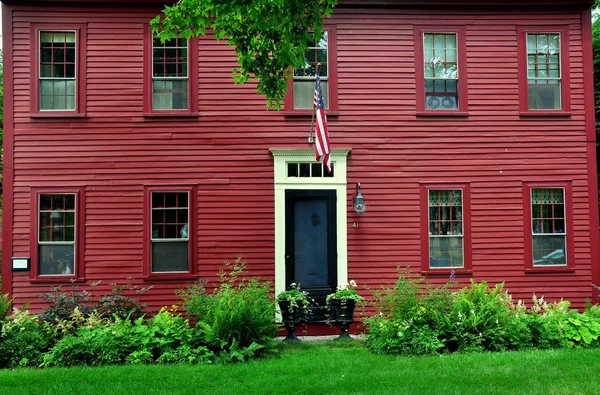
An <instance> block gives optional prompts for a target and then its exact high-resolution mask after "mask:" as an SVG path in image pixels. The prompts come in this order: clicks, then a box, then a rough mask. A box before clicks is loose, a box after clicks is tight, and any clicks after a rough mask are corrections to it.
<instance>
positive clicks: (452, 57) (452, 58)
mask: <svg viewBox="0 0 600 395" xmlns="http://www.w3.org/2000/svg"><path fill="white" fill-rule="evenodd" d="M446 59H447V60H448V62H457V61H458V59H457V57H456V49H448V50H447V51H446Z"/></svg>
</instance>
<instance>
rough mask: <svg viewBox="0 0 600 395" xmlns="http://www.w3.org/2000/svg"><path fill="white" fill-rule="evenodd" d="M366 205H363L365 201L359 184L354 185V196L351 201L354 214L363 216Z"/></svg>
mask: <svg viewBox="0 0 600 395" xmlns="http://www.w3.org/2000/svg"><path fill="white" fill-rule="evenodd" d="M367 207H368V206H367V205H366V204H365V199H364V198H363V195H362V193H361V189H360V182H357V183H356V196H354V199H352V208H353V209H354V211H355V212H356V214H364V212H365V211H367Z"/></svg>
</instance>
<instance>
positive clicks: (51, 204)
mask: <svg viewBox="0 0 600 395" xmlns="http://www.w3.org/2000/svg"><path fill="white" fill-rule="evenodd" d="M75 217H76V212H75V194H71V193H68V194H56V195H54V194H53V195H50V194H41V195H39V221H38V226H39V232H38V245H39V255H38V256H39V274H40V275H56V274H62V275H73V274H74V273H75V239H76V236H75V234H76V232H75V219H76V218H75Z"/></svg>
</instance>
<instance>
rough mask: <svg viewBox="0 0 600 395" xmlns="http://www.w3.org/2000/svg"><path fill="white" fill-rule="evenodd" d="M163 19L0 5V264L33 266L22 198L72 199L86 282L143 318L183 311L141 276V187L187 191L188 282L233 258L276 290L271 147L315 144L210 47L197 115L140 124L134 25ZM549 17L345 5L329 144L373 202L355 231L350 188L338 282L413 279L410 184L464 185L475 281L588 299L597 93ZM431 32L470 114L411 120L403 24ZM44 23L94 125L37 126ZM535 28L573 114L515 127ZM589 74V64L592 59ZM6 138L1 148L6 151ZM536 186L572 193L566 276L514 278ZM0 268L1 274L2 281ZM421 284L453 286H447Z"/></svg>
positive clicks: (411, 81)
mask: <svg viewBox="0 0 600 395" xmlns="http://www.w3.org/2000/svg"><path fill="white" fill-rule="evenodd" d="M471 8H472V7H471ZM554 9H556V8H554ZM159 10H160V8H159V7H157V8H153V9H149V8H146V9H137V10H136V9H134V8H114V6H111V8H110V9H108V8H96V7H95V6H94V8H91V7H87V8H85V7H84V8H80V9H78V8H73V7H71V8H67V9H60V8H58V7H56V8H55V7H51V6H46V7H44V8H43V12H40V7H25V6H14V7H13V8H12V13H11V9H10V8H7V7H5V8H4V11H5V22H6V23H10V22H12V29H9V28H7V27H6V25H5V27H4V29H5V30H4V31H5V37H6V39H7V40H10V35H8V36H7V35H6V32H7V30H8V33H11V34H12V38H13V43H12V44H11V43H10V42H6V41H5V44H4V47H5V51H6V52H5V54H10V51H12V54H13V57H12V62H13V64H14V71H13V72H12V75H11V73H10V72H8V73H7V77H9V78H12V79H11V80H10V81H8V82H7V89H10V88H8V87H10V84H11V83H13V86H14V112H13V113H10V114H6V115H5V116H6V121H7V122H10V121H11V117H13V116H14V160H13V159H12V158H10V155H6V154H5V155H6V156H5V158H6V159H7V161H9V162H8V165H10V161H11V160H13V162H14V163H13V164H14V184H13V188H12V197H13V206H12V219H13V225H12V229H11V228H10V225H8V227H5V228H4V230H5V237H10V234H11V231H12V246H11V245H10V244H9V243H5V244H4V247H5V248H4V249H5V254H4V261H5V262H7V261H9V260H10V257H11V256H30V255H31V254H32V252H31V251H30V237H31V235H32V232H31V229H30V228H31V226H35V225H34V224H31V223H30V210H31V208H32V205H31V203H30V196H31V188H32V187H37V188H44V190H49V189H51V188H52V187H57V188H64V187H73V188H78V187H83V188H84V191H85V219H84V221H85V222H84V223H83V224H81V225H84V226H85V247H86V248H85V283H84V284H85V286H87V285H89V284H90V283H92V282H95V281H98V280H102V283H101V284H100V285H99V286H98V287H97V288H96V289H95V290H94V291H93V292H94V295H96V296H99V295H101V293H102V292H103V291H106V290H108V289H109V288H110V287H109V283H112V282H118V283H120V284H122V283H126V282H127V281H129V280H126V279H127V278H129V277H133V278H134V279H135V280H133V281H134V282H135V283H136V284H138V285H139V286H149V285H153V289H152V290H151V291H149V292H147V293H146V294H144V296H143V298H144V301H145V302H147V303H149V304H150V306H151V307H152V308H157V307H160V306H162V305H170V304H173V303H176V297H175V296H174V291H175V290H176V289H177V288H178V287H181V286H182V285H183V282H181V281H175V280H149V281H143V280H142V274H143V273H142V267H143V266H142V261H143V256H142V254H143V248H142V247H143V231H142V229H143V215H144V199H143V194H144V186H160V185H166V184H170V183H172V184H176V185H196V184H197V185H198V208H197V213H198V214H197V215H198V219H197V222H198V245H197V254H198V276H199V277H201V278H203V279H208V280H211V281H212V280H215V279H216V273H217V271H218V269H219V268H220V267H221V264H222V262H223V261H224V260H225V259H229V260H233V259H234V258H235V257H236V255H238V254H239V255H242V256H243V257H245V258H246V260H247V262H248V266H249V269H250V270H251V272H252V273H253V274H256V275H260V276H262V277H264V278H268V279H272V278H273V277H274V239H275V234H274V192H273V158H272V156H271V154H270V152H269V150H268V149H269V148H273V147H286V148H308V145H307V143H306V138H307V135H308V131H309V128H310V116H308V117H289V116H285V115H284V114H283V113H282V112H274V111H269V112H268V111H266V109H265V108H266V106H265V100H264V97H262V96H260V95H257V94H256V89H255V85H254V84H251V83H250V84H246V85H243V86H240V85H234V84H233V81H232V79H231V70H232V68H233V67H235V66H236V64H237V62H236V57H235V55H234V52H233V49H232V48H229V47H228V46H227V45H226V43H225V42H217V41H215V40H214V39H213V37H211V36H210V35H208V36H207V37H200V38H199V40H198V45H199V48H198V73H199V75H198V81H199V89H198V95H199V96H198V108H199V114H200V115H199V117H181V118H168V119H161V118H148V117H144V116H143V90H144V89H143V68H144V64H143V62H144V23H145V22H147V21H148V20H149V19H150V18H152V17H153V16H154V15H156V14H157V13H158V11H159ZM545 10H547V8H540V9H535V10H530V11H519V10H518V8H517V7H513V10H510V11H508V10H493V11H491V12H489V11H485V10H481V11H477V10H476V11H456V10H452V11H450V9H446V10H445V9H443V8H436V9H427V10H426V11H423V10H418V9H410V10H403V9H401V8H394V9H367V8H364V9H352V8H340V9H339V10H337V12H336V13H335V14H334V16H333V17H332V18H331V20H329V21H327V23H328V24H333V25H335V26H336V27H337V65H338V70H337V77H338V105H339V115H338V116H336V117H333V116H332V117H330V118H329V130H330V137H331V143H332V145H333V147H334V148H351V149H352V152H351V154H350V157H349V160H348V185H355V183H356V182H361V184H362V186H363V195H364V197H365V200H366V202H367V204H369V211H368V212H367V213H366V214H365V215H363V216H361V217H360V218H359V217H358V216H357V215H356V214H355V213H354V212H353V211H352V210H351V200H352V195H353V193H354V190H353V188H349V189H348V190H349V193H348V196H347V197H346V200H347V202H348V205H347V207H348V209H349V211H348V213H349V214H348V265H349V266H348V267H349V269H348V278H349V279H354V280H356V281H357V283H358V284H359V285H361V286H362V285H367V286H370V287H377V286H379V285H380V284H381V283H382V282H384V283H385V282H393V281H394V280H395V279H396V278H397V270H396V268H397V267H398V266H410V267H412V268H413V270H415V271H420V267H421V245H420V211H419V207H420V198H419V189H420V185H421V184H427V185H434V184H436V183H439V182H454V183H459V184H466V183H468V184H469V185H470V197H471V205H470V209H471V213H470V214H471V238H472V269H473V274H472V276H473V277H474V278H475V279H477V280H483V279H486V280H488V281H490V282H491V283H497V282H500V281H505V282H506V288H508V290H509V291H510V292H511V293H513V295H514V297H515V298H517V299H524V300H530V298H531V294H532V292H535V293H536V294H537V295H538V296H539V295H545V296H546V299H550V300H556V299H559V298H561V297H562V298H565V299H569V300H571V301H572V302H573V304H574V305H575V306H577V307H581V306H583V305H584V302H585V299H586V297H590V296H591V295H592V291H591V287H590V284H591V282H592V278H591V273H592V257H593V256H596V257H597V256H598V255H597V251H596V250H597V249H598V248H599V246H598V244H593V243H592V241H593V240H594V241H597V236H594V237H593V239H592V238H591V236H590V232H591V231H594V232H595V231H596V229H597V218H591V217H590V210H591V208H590V198H589V196H590V195H592V196H594V195H595V192H594V191H593V189H592V190H590V186H591V185H589V184H588V183H589V175H588V161H591V160H592V159H593V158H592V157H591V156H589V155H590V154H588V151H586V147H587V145H586V143H587V140H586V127H588V128H589V118H587V119H586V116H585V114H584V107H585V105H584V104H586V101H588V102H589V100H590V98H589V97H590V96H589V95H591V88H588V89H587V90H586V88H585V84H584V63H583V61H584V54H583V45H584V44H583V37H582V32H583V31H584V26H582V20H584V18H589V14H588V13H587V12H582V11H581V10H580V9H576V8H564V9H561V10H557V11H549V12H546V11H545ZM7 12H8V13H9V15H6V13H7ZM436 20H443V21H444V23H445V24H451V25H463V26H464V27H465V33H466V34H465V39H466V50H467V53H466V59H467V67H466V71H467V74H466V75H461V76H460V78H466V81H467V84H468V117H440V116H436V117H427V116H417V115H416V114H415V111H416V105H415V92H416V91H415V83H421V81H416V82H415V57H414V31H415V28H414V27H415V25H418V24H422V25H431V24H432V22H434V21H436ZM48 21H64V22H65V23H73V24H81V23H87V89H86V95H87V108H86V113H87V118H77V119H75V118H64V119H58V118H53V119H44V118H32V117H30V91H29V86H30V81H31V78H35V76H33V77H32V75H31V66H30V50H31V48H30V43H31V42H32V41H31V37H30V31H31V29H30V23H38V22H39V23H42V22H48ZM586 23H588V22H587V20H586ZM536 24H543V25H544V26H547V25H552V24H560V25H568V27H569V37H570V43H569V47H568V49H567V48H565V47H563V48H562V50H563V51H567V50H568V51H569V55H570V84H571V112H572V115H571V116H570V117H555V118H549V117H527V118H523V117H521V116H520V115H519V81H518V64H517V63H518V62H517V26H518V25H527V26H531V25H536ZM586 29H587V30H586V31H587V33H586V34H588V35H589V28H586ZM586 40H589V37H586ZM7 47H10V48H7ZM332 56H336V55H335V54H332ZM586 62H587V63H586V64H585V67H586V68H587V69H590V68H591V62H590V61H589V57H588V58H587V61H586ZM585 72H588V71H585ZM5 78H6V77H5ZM588 82H589V81H588ZM590 86H591V85H590ZM584 94H585V95H588V96H585V95H584ZM7 97H9V96H8V95H7ZM190 99H192V98H190ZM7 100H8V99H7ZM586 122H588V124H586ZM9 127H10V126H9ZM592 127H593V126H592ZM10 142H11V139H10V136H9V137H8V138H7V149H8V146H9V145H10ZM540 180H548V181H556V182H562V181H568V182H571V183H572V193H573V207H572V208H568V211H569V212H571V213H572V214H573V223H574V231H575V234H574V257H575V270H574V272H572V273H538V272H536V273H525V271H524V262H523V259H524V241H523V204H524V202H523V189H522V183H523V182H534V181H540ZM5 181H6V182H10V177H7V178H5ZM594 187H595V184H594ZM6 190H7V196H5V199H9V200H10V197H11V196H10V190H9V189H8V188H6ZM592 200H593V199H592ZM5 209H6V210H11V205H10V203H9V204H5ZM594 212H596V213H597V211H594ZM9 215H10V214H9ZM6 218H7V217H6V214H5V220H6ZM353 222H359V223H360V226H359V227H358V228H353V227H352V223H353ZM590 223H592V224H595V228H594V229H590ZM7 229H8V230H9V231H8V232H7ZM7 247H11V248H7ZM592 248H593V249H596V250H594V251H593V250H592ZM11 249H12V250H11ZM593 254H595V255H593ZM597 264H598V263H597V262H596V265H597ZM8 269H9V266H7V264H6V263H5V266H4V272H5V276H6V271H7V270H8ZM431 278H433V279H435V280H436V281H444V282H445V281H447V276H446V275H445V274H444V275H438V276H435V275H432V276H431ZM5 279H6V277H5ZM8 280H10V276H8ZM458 281H460V282H466V281H468V277H467V276H465V275H459V278H458ZM51 284H52V283H47V284H39V283H35V284H32V283H30V282H29V274H28V273H26V272H25V273H13V275H12V290H11V291H12V293H13V296H15V297H17V300H18V301H19V304H22V303H24V302H26V301H31V302H32V304H31V308H32V309H34V310H35V309H39V308H41V306H42V304H41V301H40V300H39V299H38V298H37V294H39V293H42V292H45V291H47V290H48V289H49V286H50V285H51ZM9 286H10V283H9V285H6V284H5V287H9ZM6 289H7V288H5V291H4V292H6Z"/></svg>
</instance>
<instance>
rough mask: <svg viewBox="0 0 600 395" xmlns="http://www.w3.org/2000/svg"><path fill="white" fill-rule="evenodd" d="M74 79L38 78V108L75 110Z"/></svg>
mask: <svg viewBox="0 0 600 395" xmlns="http://www.w3.org/2000/svg"><path fill="white" fill-rule="evenodd" d="M75 86H76V83H75V80H65V79H45V80H40V110H75Z"/></svg>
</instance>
